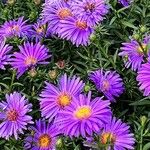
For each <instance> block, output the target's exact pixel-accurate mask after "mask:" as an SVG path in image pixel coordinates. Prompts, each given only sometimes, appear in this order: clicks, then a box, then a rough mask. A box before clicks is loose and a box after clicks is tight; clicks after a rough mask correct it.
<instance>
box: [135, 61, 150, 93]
mask: <svg viewBox="0 0 150 150" xmlns="http://www.w3.org/2000/svg"><path fill="white" fill-rule="evenodd" d="M149 78H150V63H149V62H148V63H145V64H142V66H141V68H140V69H139V71H138V76H137V81H139V85H140V90H144V96H149V95H150V81H149Z"/></svg>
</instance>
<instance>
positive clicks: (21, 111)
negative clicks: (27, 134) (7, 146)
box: [0, 92, 33, 139]
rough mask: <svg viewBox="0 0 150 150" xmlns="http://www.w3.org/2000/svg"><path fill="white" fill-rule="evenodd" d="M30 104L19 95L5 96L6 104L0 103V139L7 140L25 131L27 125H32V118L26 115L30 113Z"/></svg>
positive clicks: (15, 93)
mask: <svg viewBox="0 0 150 150" xmlns="http://www.w3.org/2000/svg"><path fill="white" fill-rule="evenodd" d="M31 106H32V105H31V104H28V100H27V99H25V96H22V95H21V94H20V93H17V92H14V93H12V94H10V95H7V94H6V102H5V101H2V102H0V137H2V138H6V139H8V138H9V137H11V136H14V137H15V139H17V138H18V134H19V133H22V134H23V130H24V129H25V130H26V126H27V124H29V123H33V122H32V121H31V120H32V117H31V116H29V115H27V113H29V112H30V111H31Z"/></svg>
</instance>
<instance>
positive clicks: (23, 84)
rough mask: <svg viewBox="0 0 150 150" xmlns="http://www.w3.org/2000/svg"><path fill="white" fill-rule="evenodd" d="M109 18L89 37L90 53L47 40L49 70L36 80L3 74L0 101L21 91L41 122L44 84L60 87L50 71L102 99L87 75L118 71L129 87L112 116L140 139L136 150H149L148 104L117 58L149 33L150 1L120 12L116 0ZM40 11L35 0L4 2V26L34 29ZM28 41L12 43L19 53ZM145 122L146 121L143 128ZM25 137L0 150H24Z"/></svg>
mask: <svg viewBox="0 0 150 150" xmlns="http://www.w3.org/2000/svg"><path fill="white" fill-rule="evenodd" d="M109 5H110V10H109V14H108V15H107V16H106V19H105V20H104V21H103V23H102V24H100V25H98V26H97V27H96V28H95V34H94V35H92V36H91V44H90V45H89V46H88V47H78V48H77V47H75V46H73V45H72V44H71V43H70V42H67V41H64V40H60V39H58V38H57V37H53V38H51V39H45V40H44V41H43V43H44V44H45V45H46V46H47V47H48V48H49V49H50V50H51V51H52V54H53V56H52V60H51V63H50V64H49V65H48V66H46V67H43V66H42V67H39V68H37V70H35V71H36V75H35V76H32V75H31V73H30V72H28V73H26V74H25V75H23V76H22V77H21V78H19V79H17V78H16V72H15V71H14V70H12V69H10V67H8V68H7V69H6V70H5V71H2V70H1V72H0V79H1V80H0V99H1V100H2V99H4V96H5V94H6V93H11V92H12V91H20V92H22V93H23V94H25V95H26V96H27V98H28V99H29V101H30V102H31V103H32V104H33V111H32V116H33V117H34V119H38V118H39V117H40V111H39V104H38V100H37V98H38V95H39V93H40V91H41V89H42V88H43V86H44V81H46V80H47V81H50V82H53V83H57V79H58V78H56V79H51V78H50V76H49V71H50V70H56V71H57V77H59V75H60V74H63V73H64V72H67V73H68V74H70V75H72V74H76V75H79V76H80V77H81V78H82V79H83V80H84V81H85V82H86V85H87V86H86V88H85V92H87V91H88V90H89V89H90V90H92V91H93V93H94V94H95V96H98V95H99V93H98V92H97V90H96V89H95V87H94V86H93V85H92V83H91V82H90V81H89V79H88V73H89V72H90V71H93V70H96V69H98V68H102V67H103V68H104V69H106V70H109V69H111V70H117V72H118V73H119V74H120V75H121V77H122V78H123V81H124V83H125V89H126V90H125V92H124V94H123V95H122V96H121V97H120V98H118V99H117V103H115V104H112V110H113V113H114V114H115V116H116V117H118V118H121V119H122V120H123V121H125V122H127V123H128V124H129V125H130V126H131V130H132V132H133V133H134V134H135V137H136V145H135V150H149V149H150V98H149V97H146V98H145V97H143V95H142V92H141V91H139V88H138V84H137V82H136V73H135V72H132V71H131V70H130V69H126V68H125V67H124V63H123V60H122V59H121V58H120V57H119V56H118V53H119V51H120V46H121V43H122V42H125V41H129V37H131V36H133V37H136V38H139V36H141V35H140V34H144V33H145V32H147V33H149V32H150V1H149V0H135V1H134V2H133V3H132V4H131V6H130V7H124V8H122V7H121V6H120V5H119V4H118V3H117V1H116V0H112V1H110V4H109ZM41 6H42V4H41V5H36V4H35V3H34V2H33V1H32V0H16V2H15V4H14V5H11V6H10V5H8V4H7V3H6V4H3V3H2V2H0V24H3V23H4V22H5V21H6V20H9V19H13V18H18V17H19V16H25V18H26V19H29V22H30V23H33V22H35V21H36V20H37V18H38V17H39V15H40V12H41ZM23 41H24V40H20V39H13V40H11V41H8V43H11V44H12V45H13V46H14V47H15V49H16V50H17V49H18V48H17V45H20V44H21V43H23ZM59 60H65V67H64V68H63V69H60V68H58V66H57V65H56V63H57V62H58V61H59ZM143 116H145V118H146V121H144V122H143V120H142V119H143ZM23 138H24V136H23V135H22V136H21V138H20V139H21V140H18V141H15V140H14V139H10V140H9V141H6V140H3V139H1V140H0V149H3V150H22V149H23V141H22V139H23ZM59 142H60V143H59V145H57V149H58V150H73V149H74V150H82V149H86V150H87V149H88V148H87V147H85V146H83V144H82V142H83V139H74V140H71V139H68V138H64V137H62V139H61V140H60V141H59ZM93 149H94V148H93Z"/></svg>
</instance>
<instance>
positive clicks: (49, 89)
mask: <svg viewBox="0 0 150 150" xmlns="http://www.w3.org/2000/svg"><path fill="white" fill-rule="evenodd" d="M83 87H84V84H83V82H82V81H81V80H80V78H77V77H76V76H73V77H72V78H71V77H67V75H66V74H65V75H63V76H62V77H61V78H60V79H59V84H58V87H56V86H54V85H53V84H51V83H46V87H45V89H44V90H43V91H42V93H41V94H40V97H41V98H40V99H39V100H40V107H41V111H42V116H43V117H45V118H49V119H50V120H51V119H52V118H53V117H55V116H56V115H57V114H58V112H59V111H60V110H62V109H65V108H66V107H67V106H69V105H70V104H71V103H72V101H73V99H74V97H75V96H78V95H79V94H80V92H81V91H82V89H83Z"/></svg>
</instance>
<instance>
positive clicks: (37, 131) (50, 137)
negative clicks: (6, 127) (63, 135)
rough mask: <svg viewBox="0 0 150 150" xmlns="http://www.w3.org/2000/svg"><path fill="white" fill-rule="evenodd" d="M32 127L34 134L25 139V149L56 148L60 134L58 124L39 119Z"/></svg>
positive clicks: (49, 149)
mask: <svg viewBox="0 0 150 150" xmlns="http://www.w3.org/2000/svg"><path fill="white" fill-rule="evenodd" d="M30 129H31V133H33V134H31V135H29V136H28V137H27V138H26V139H25V145H24V148H25V150H54V148H55V145H56V140H57V136H58V134H59V131H58V129H57V128H56V126H54V125H52V124H50V123H48V124H46V122H45V121H41V120H38V121H36V126H35V127H30Z"/></svg>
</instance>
